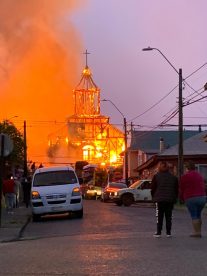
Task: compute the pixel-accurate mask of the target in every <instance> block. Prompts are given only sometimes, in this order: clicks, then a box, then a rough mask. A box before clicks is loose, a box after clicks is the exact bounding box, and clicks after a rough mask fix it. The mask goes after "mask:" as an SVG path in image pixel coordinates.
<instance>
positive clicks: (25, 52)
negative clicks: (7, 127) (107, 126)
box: [0, 0, 207, 156]
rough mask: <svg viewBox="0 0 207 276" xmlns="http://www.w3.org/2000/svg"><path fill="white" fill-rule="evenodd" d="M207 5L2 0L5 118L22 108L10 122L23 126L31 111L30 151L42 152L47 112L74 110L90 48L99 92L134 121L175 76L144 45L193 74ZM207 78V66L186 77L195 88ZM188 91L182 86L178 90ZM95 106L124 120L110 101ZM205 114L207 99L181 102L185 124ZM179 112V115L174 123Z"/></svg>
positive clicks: (146, 119)
mask: <svg viewBox="0 0 207 276" xmlns="http://www.w3.org/2000/svg"><path fill="white" fill-rule="evenodd" d="M206 10H207V2H206V1H205V0H198V1H194V0H174V1H171V0H156V1H155V0H148V1H145V0H128V1H126V0H87V1H85V0H61V1H60V0H30V1H27V0H18V1H17V0H1V1H0V18H1V23H0V83H1V86H0V101H1V114H0V115H1V116H0V117H1V119H2V118H4V119H5V118H11V117H13V116H14V115H18V116H19V117H18V118H15V120H14V122H16V123H17V124H18V127H19V128H20V129H21V128H22V125H23V120H27V121H28V142H29V145H30V146H29V152H30V156H31V155H33V156H34V155H36V156H38V155H44V154H45V153H44V154H43V148H44V147H45V145H46V142H47V135H48V133H51V132H52V131H54V123H53V124H52V123H51V124H49V123H47V121H53V122H54V121H64V120H65V118H66V117H67V116H68V115H71V114H73V98H72V89H73V88H74V87H75V86H76V85H77V83H78V81H79V79H80V75H81V72H82V67H83V66H84V61H85V59H84V56H83V55H82V53H83V52H84V51H85V49H88V50H89V51H90V52H91V55H90V56H89V66H90V68H91V70H92V72H93V77H94V81H95V83H96V84H97V85H98V86H99V88H100V89H101V98H102V99H104V98H106V99H110V100H112V101H113V102H114V104H116V105H117V107H118V108H119V109H120V110H121V112H122V113H123V114H124V115H125V116H126V118H127V120H129V121H130V119H132V118H134V117H135V116H137V115H139V114H141V113H142V112H144V111H145V110H146V109H148V108H149V107H151V106H152V105H153V104H154V103H155V102H157V101H158V100H159V99H161V98H162V97H163V96H165V95H166V94H167V93H168V92H169V91H170V90H171V89H172V88H173V87H174V86H175V85H176V84H177V83H178V76H177V74H176V72H174V71H173V69H172V68H171V67H170V66H169V64H167V62H166V61H165V60H164V59H163V57H162V56H161V55H160V54H159V53H158V52H156V51H151V52H143V51H142V48H144V47H147V46H151V47H156V48H159V49H160V50H161V51H163V53H164V54H165V55H166V56H167V58H168V59H169V60H170V61H171V62H172V63H173V64H174V66H175V67H176V68H181V67H182V69H183V76H184V77H185V76H187V75H189V74H190V73H191V72H193V71H194V70H196V69H197V68H198V67H200V66H201V65H203V64H204V63H205V62H207V57H206V42H207V38H206ZM206 82H207V66H205V67H204V68H203V69H202V70H200V71H199V72H198V73H196V74H194V75H193V76H192V77H191V78H189V79H188V83H189V84H190V85H191V86H192V87H193V88H195V89H196V90H197V89H200V88H201V87H202V86H203V85H204V84H205V83H206ZM191 93H192V90H191V89H190V88H188V87H186V86H185V89H184V91H183V96H184V98H185V97H186V96H189V94H191ZM177 96H178V91H177V90H175V91H174V92H173V93H171V94H170V96H169V97H167V98H166V99H165V100H164V101H162V103H161V104H159V105H158V106H156V107H155V108H154V109H152V110H151V111H150V112H148V113H146V114H145V115H143V116H141V117H139V118H137V119H136V120H134V121H133V123H134V124H136V125H148V126H154V125H157V124H159V123H160V122H161V121H163V119H164V118H165V117H164V115H165V114H167V112H168V111H170V110H171V109H172V108H173V107H175V106H176V105H177ZM101 111H102V113H103V114H104V115H108V116H111V117H112V122H113V123H114V124H122V122H123V120H122V116H121V115H120V114H119V113H118V112H117V110H116V109H115V108H114V107H113V106H112V105H111V104H110V103H109V102H103V103H102V104H101ZM189 117H190V118H189ZM192 117H197V118H192ZM206 118H207V111H206V102H202V103H196V104H193V105H190V106H189V107H185V108H184V124H190V123H191V124H204V123H206ZM38 121H44V123H38ZM177 121H178V119H177V116H176V117H175V118H174V119H173V120H171V121H170V123H175V124H176V123H177ZM56 128H57V126H56ZM40 133H41V135H40ZM37 149H38V151H39V152H37Z"/></svg>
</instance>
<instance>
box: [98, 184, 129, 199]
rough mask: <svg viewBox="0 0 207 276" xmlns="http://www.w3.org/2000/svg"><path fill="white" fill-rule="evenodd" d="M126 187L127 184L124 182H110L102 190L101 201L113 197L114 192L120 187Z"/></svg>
mask: <svg viewBox="0 0 207 276" xmlns="http://www.w3.org/2000/svg"><path fill="white" fill-rule="evenodd" d="M124 188H127V185H126V184H124V183H118V182H111V183H108V184H107V186H106V187H105V188H104V189H103V190H102V194H101V200H102V202H107V201H110V200H113V199H114V194H115V192H117V191H119V190H120V189H124Z"/></svg>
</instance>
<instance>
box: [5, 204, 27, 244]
mask: <svg viewBox="0 0 207 276" xmlns="http://www.w3.org/2000/svg"><path fill="white" fill-rule="evenodd" d="M30 218H31V209H30V208H26V207H24V206H20V207H19V208H15V209H14V214H7V212H6V210H5V208H2V214H1V227H0V243H1V242H9V241H15V240H18V239H20V238H21V235H22V232H23V230H24V228H25V227H26V225H27V224H28V223H29V221H30Z"/></svg>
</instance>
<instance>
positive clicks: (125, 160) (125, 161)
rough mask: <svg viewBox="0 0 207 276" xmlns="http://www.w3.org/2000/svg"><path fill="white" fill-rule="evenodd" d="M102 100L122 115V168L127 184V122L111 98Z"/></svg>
mask: <svg viewBox="0 0 207 276" xmlns="http://www.w3.org/2000/svg"><path fill="white" fill-rule="evenodd" d="M102 101H103V102H110V103H111V104H112V105H113V106H114V107H115V108H116V110H117V111H118V112H119V113H120V114H121V116H122V117H123V121H124V147H125V151H124V170H125V181H126V184H127V185H128V181H129V179H128V151H127V123H126V117H125V116H124V114H123V113H122V112H121V111H120V110H119V109H118V107H117V106H116V105H115V104H114V103H113V102H112V101H111V100H106V99H103V100H102Z"/></svg>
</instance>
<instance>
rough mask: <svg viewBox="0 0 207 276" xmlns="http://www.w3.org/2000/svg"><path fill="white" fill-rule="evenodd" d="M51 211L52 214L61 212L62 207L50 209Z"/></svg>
mask: <svg viewBox="0 0 207 276" xmlns="http://www.w3.org/2000/svg"><path fill="white" fill-rule="evenodd" d="M51 209H52V211H54V212H58V211H61V210H62V206H57V207H52V208H51Z"/></svg>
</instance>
